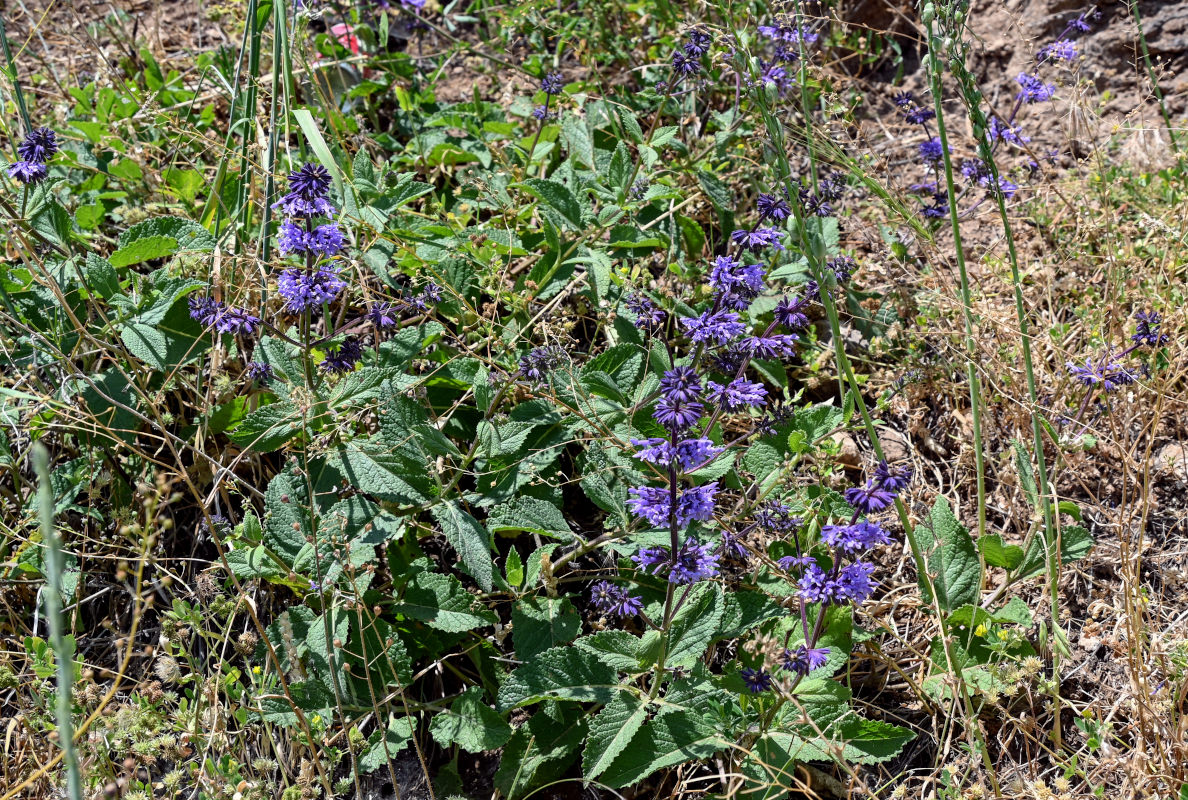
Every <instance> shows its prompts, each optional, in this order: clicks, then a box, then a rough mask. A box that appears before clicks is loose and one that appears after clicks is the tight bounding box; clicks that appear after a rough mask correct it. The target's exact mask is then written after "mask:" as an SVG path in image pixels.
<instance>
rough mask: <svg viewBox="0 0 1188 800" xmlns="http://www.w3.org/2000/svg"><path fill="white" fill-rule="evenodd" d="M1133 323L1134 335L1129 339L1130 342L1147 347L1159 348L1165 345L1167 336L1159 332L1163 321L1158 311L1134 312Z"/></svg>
mask: <svg viewBox="0 0 1188 800" xmlns="http://www.w3.org/2000/svg"><path fill="white" fill-rule="evenodd" d="M1134 321H1135V326H1134V335H1133V336H1131V337H1130V341H1132V342H1134V343H1135V344H1141V345H1146V346H1147V347H1160V346H1162V345H1164V344H1167V341H1168V335H1167V334H1166V333H1161V332H1160V330H1159V326H1160V324H1161V323H1162V322H1163V320H1162V318H1161V317H1160V316H1159V312H1158V311H1136V312H1135V314H1134Z"/></svg>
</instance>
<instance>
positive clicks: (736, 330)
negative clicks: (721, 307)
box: [681, 311, 747, 344]
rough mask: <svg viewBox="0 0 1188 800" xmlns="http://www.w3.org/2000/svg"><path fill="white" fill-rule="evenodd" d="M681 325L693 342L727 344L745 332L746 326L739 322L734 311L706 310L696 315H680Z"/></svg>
mask: <svg viewBox="0 0 1188 800" xmlns="http://www.w3.org/2000/svg"><path fill="white" fill-rule="evenodd" d="M681 325H682V326H684V328H685V330H686V332H687V333H688V336H689V338H690V339H691V340H693V343H694V344H701V343H703V342H710V343H713V344H727V343H728V342H730V340H732V339H737V338H738V337H739V336H742V335H743V334H744V333H746V332H747V326H746V325H744V324H743V323H741V322H739V317H738V314H737V313H736V312H734V311H716V312H713V313H710V312H709V311H706V312H705V313H704V314H701V315H700V316H697V317H681Z"/></svg>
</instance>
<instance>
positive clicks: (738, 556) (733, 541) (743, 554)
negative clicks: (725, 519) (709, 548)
mask: <svg viewBox="0 0 1188 800" xmlns="http://www.w3.org/2000/svg"><path fill="white" fill-rule="evenodd" d="M748 555H750V554H749V553H748V552H747V548H746V547H745V546H744V545H743V543H742V537H741V536H735V535H734V534H733V533H731V532H730V531H722V557H723V558H730V559H733V560H735V561H746V560H747V556H748Z"/></svg>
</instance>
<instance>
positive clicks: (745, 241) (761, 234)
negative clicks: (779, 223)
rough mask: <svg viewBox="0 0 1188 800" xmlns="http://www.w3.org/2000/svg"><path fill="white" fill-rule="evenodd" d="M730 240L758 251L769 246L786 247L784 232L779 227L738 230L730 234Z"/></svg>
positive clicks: (745, 247)
mask: <svg viewBox="0 0 1188 800" xmlns="http://www.w3.org/2000/svg"><path fill="white" fill-rule="evenodd" d="M730 240H731V241H732V242H734V243H735V244H736V245H738V246H739V247H741V248H742V249H744V250H750V251H751V252H752V253H758V252H759V251H760V250H763V249H764V248H767V247H774V248H775V249H776V250H783V249H784V244H783V240H784V234H783V232H782V231H780V230H779V229H777V228H756V229H755V230H753V231H747V230H737V231H735V232H734V233H732V234H730Z"/></svg>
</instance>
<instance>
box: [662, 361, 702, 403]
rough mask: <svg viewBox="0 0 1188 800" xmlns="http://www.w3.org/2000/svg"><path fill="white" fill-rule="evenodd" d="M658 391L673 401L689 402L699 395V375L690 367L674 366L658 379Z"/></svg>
mask: <svg viewBox="0 0 1188 800" xmlns="http://www.w3.org/2000/svg"><path fill="white" fill-rule="evenodd" d="M660 393H661V394H662V395H663V396H664V397H667V398H668V399H669V400H672V401H673V402H674V403H689V402H692V401H694V400H697V399H698V398H700V397H701V376H700V375H698V374H697V371H696V370H695V369H693V368H692V367H674V368H672V369H670V370H668V371H666V372H665V373H664V377H662V378H661V379H660Z"/></svg>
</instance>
